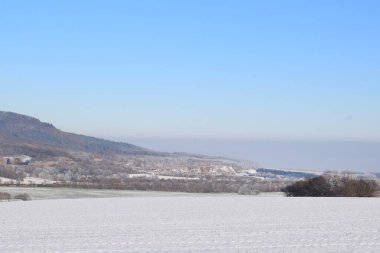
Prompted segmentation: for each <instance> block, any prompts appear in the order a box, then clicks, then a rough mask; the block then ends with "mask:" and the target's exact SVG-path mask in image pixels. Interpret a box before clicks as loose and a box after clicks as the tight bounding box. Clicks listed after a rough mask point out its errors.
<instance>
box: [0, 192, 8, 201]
mask: <svg viewBox="0 0 380 253" xmlns="http://www.w3.org/2000/svg"><path fill="white" fill-rule="evenodd" d="M10 199H11V195H10V194H9V193H7V192H0V200H10Z"/></svg>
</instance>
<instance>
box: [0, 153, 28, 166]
mask: <svg viewBox="0 0 380 253" xmlns="http://www.w3.org/2000/svg"><path fill="white" fill-rule="evenodd" d="M2 160H3V164H8V165H28V164H29V162H30V161H31V160H32V158H31V157H29V156H26V155H20V156H8V157H3V159H2Z"/></svg>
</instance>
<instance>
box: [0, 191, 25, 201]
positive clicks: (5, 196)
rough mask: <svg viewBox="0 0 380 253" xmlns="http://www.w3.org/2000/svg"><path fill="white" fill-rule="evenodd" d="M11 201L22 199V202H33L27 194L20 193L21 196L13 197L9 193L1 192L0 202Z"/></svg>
mask: <svg viewBox="0 0 380 253" xmlns="http://www.w3.org/2000/svg"><path fill="white" fill-rule="evenodd" d="M10 199H20V200H24V201H26V200H32V198H31V197H30V195H29V194H27V193H19V194H16V195H14V196H13V197H12V195H11V194H9V193H8V192H0V201H1V200H8V201H9V200H10Z"/></svg>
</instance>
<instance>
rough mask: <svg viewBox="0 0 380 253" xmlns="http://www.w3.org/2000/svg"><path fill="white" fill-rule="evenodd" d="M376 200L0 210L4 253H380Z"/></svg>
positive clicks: (112, 202)
mask: <svg viewBox="0 0 380 253" xmlns="http://www.w3.org/2000/svg"><path fill="white" fill-rule="evenodd" d="M379 213H380V201H379V199H377V198H371V199H369V198H284V197H261V198H259V197H247V196H226V195H215V196H210V195H205V196H203V195H186V196H166V197H165V196H160V197H149V196H147V197H133V198H132V197H129V198H128V197H125V198H93V199H59V200H57V199H55V200H36V201H29V202H2V203H0V224H1V226H0V252H12V253H21V252H25V253H26V252H28V253H29V252H30V253H34V252H36V253H37V252H38V253H40V252H72V253H74V252H81V253H85V252H86V253H87V252H88V253H90V252H91V253H92V252H380V217H379Z"/></svg>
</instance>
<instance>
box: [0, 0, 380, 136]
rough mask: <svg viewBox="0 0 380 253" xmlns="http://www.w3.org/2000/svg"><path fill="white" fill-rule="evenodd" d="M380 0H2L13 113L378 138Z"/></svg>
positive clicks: (113, 123)
mask: <svg viewBox="0 0 380 253" xmlns="http://www.w3.org/2000/svg"><path fill="white" fill-rule="evenodd" d="M379 17H380V2H379V1H347V0H344V1H282V0H281V1H251V0H249V1H235V0H234V1H221V0H215V1H212V0H202V1H194V0H191V1H174V0H173V1H164V0H162V1H140V0H139V1H93V0H91V1H69V0H65V1H3V2H2V3H1V7H0V87H1V100H0V101H1V110H6V111H15V112H19V113H24V114H29V115H32V116H36V117H38V118H40V119H42V120H44V121H49V122H53V123H54V124H55V125H57V126H58V127H60V128H62V129H64V130H69V131H74V132H79V133H86V134H94V135H106V134H108V135H109V134H110V133H112V135H116V136H135V137H136V136H137V137H138V136H140V137H149V136H150V137H156V136H160V137H165V136H166V137H212V138H220V137H224V138H247V137H250V138H274V139H278V138H281V139H317V140H319V139H340V140H380V131H379V129H380V113H379V108H380V82H379V81H380V77H379V75H380V74H379V73H380V72H379V70H380V47H379V45H380V18H379Z"/></svg>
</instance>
